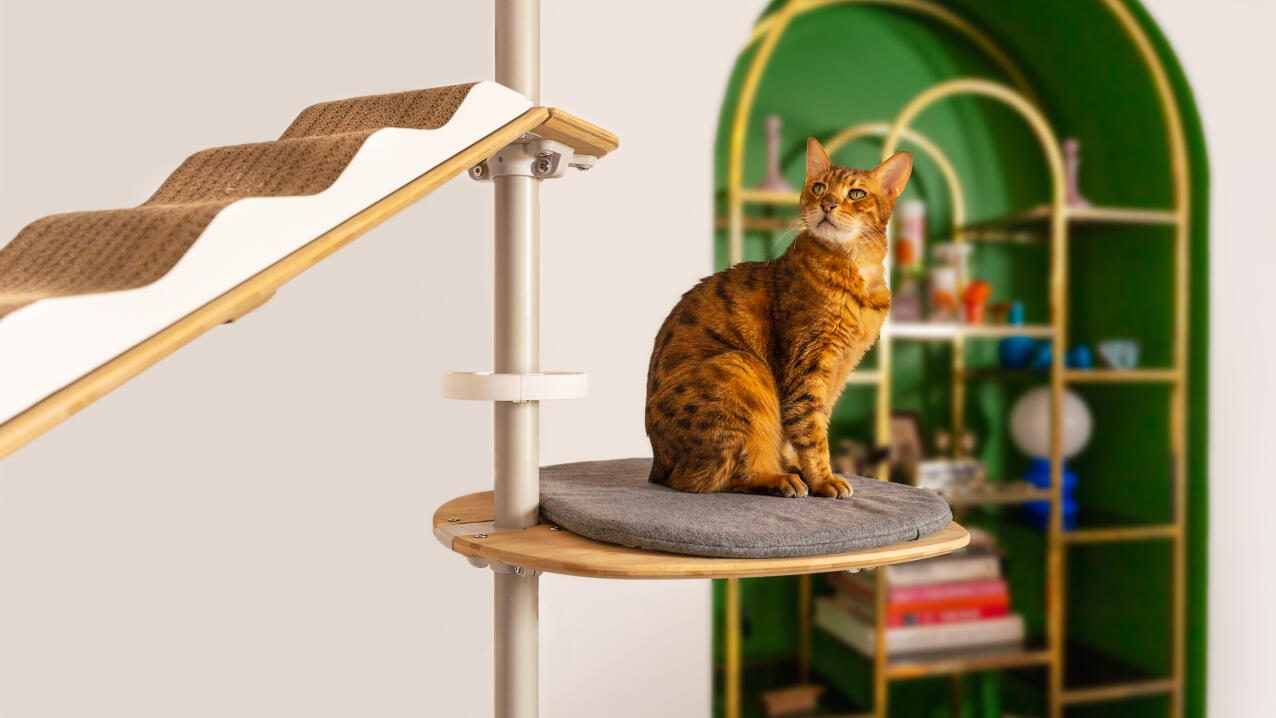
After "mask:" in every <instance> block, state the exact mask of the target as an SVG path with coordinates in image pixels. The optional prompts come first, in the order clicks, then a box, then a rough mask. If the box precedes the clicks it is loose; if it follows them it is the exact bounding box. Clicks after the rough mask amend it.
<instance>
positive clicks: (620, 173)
mask: <svg viewBox="0 0 1276 718" xmlns="http://www.w3.org/2000/svg"><path fill="white" fill-rule="evenodd" d="M761 4H762V3H761V1H760V0H757V1H751V2H750V3H748V4H744V5H745V6H744V7H742V6H741V5H742V3H736V2H731V1H730V0H713V1H712V2H708V1H702V2H696V3H688V2H683V3H677V4H676V8H677V12H678V13H679V15H678V17H679V19H680V22H672V21H669V20H667V19H665V18H664V17H661V16H658V14H657V13H656V12H653V11H652V9H651V8H649V7H647V6H645V5H642V4H638V3H626V4H621V3H591V2H588V1H587V0H548V1H547V2H546V3H545V47H544V54H545V61H544V65H545V66H544V76H545V81H544V98H543V99H544V100H545V102H546V103H547V104H558V105H561V106H563V107H565V108H567V109H570V110H572V111H574V112H576V113H578V114H580V115H582V116H584V117H586V118H588V119H591V120H593V121H596V122H598V123H599V124H601V125H603V126H604V127H607V128H609V129H611V130H613V131H615V132H617V133H618V134H619V135H620V136H621V139H622V149H621V150H620V151H619V152H617V153H616V154H615V155H614V156H613V157H611V158H608V159H607V160H606V161H605V162H604V163H603V164H601V165H600V166H599V168H598V169H597V170H595V171H594V172H593V173H591V174H589V175H572V176H569V177H568V178H567V179H565V180H561V181H558V182H555V183H553V184H552V185H551V186H549V187H546V188H545V192H544V206H545V211H544V214H545V216H544V223H545V233H544V237H545V239H544V273H545V287H544V307H543V314H544V341H543V344H544V351H543V355H544V365H545V366H546V368H560V369H581V370H585V371H589V372H590V373H591V374H592V379H593V395H592V397H591V398H590V399H588V400H585V401H580V402H569V403H562V404H556V405H550V406H547V407H546V408H545V410H544V430H543V451H544V458H545V459H546V460H547V461H565V460H573V459H584V458H593V457H610V456H622V455H633V454H642V453H645V452H646V451H647V445H646V441H645V438H644V437H643V434H642V428H641V419H640V417H641V401H642V388H641V377H642V374H643V371H645V363H646V357H647V353H648V349H649V347H648V342H649V339H650V337H651V335H652V334H653V332H654V330H655V327H656V325H657V324H658V322H659V321H660V319H661V317H662V315H663V312H664V311H665V310H666V309H667V307H668V306H669V304H670V303H671V302H672V300H673V299H674V298H675V297H676V296H677V294H678V293H679V292H680V291H681V290H682V289H683V288H685V286H687V284H688V283H689V282H690V281H691V280H692V279H694V278H695V277H697V276H700V275H701V274H703V273H706V272H707V271H709V267H710V260H709V253H708V243H707V241H706V239H707V228H708V227H709V223H710V221H711V218H710V207H709V200H708V195H707V193H706V191H705V190H706V189H707V188H708V187H710V186H711V168H710V160H711V154H712V143H713V130H714V126H715V124H714V123H715V118H716V113H717V110H718V106H719V102H720V100H721V91H722V88H723V85H724V82H725V78H726V74H727V70H728V67H729V63H730V61H731V59H732V56H733V54H734V52H735V50H736V48H737V47H738V46H739V44H740V41H741V39H742V38H743V37H744V33H745V31H746V28H747V26H748V23H749V18H750V17H751V16H753V15H754V14H755V12H756V11H757V9H758V8H759V7H760V6H761ZM1146 4H1147V5H1148V6H1149V8H1150V10H1151V11H1152V13H1153V15H1154V16H1155V17H1156V18H1157V19H1158V20H1159V21H1160V23H1161V24H1162V27H1163V28H1164V29H1165V31H1166V32H1167V34H1168V36H1169V37H1170V39H1171V41H1172V42H1173V44H1174V46H1175V47H1176V49H1177V50H1178V53H1179V56H1180V58H1181V59H1182V61H1183V63H1184V65H1185V66H1186V69H1187V73H1188V76H1189V79H1190V80H1191V82H1192V83H1193V86H1194V88H1195V91H1196V98H1197V100H1198V102H1199V103H1200V105H1201V106H1202V113H1203V115H1204V119H1205V124H1206V132H1207V139H1208V143H1209V150H1210V159H1211V162H1212V196H1213V207H1214V209H1213V217H1212V222H1213V231H1212V268H1211V272H1212V276H1211V284H1212V292H1213V294H1212V299H1211V302H1212V304H1211V332H1212V354H1211V366H1212V371H1211V382H1212V386H1211V392H1212V393H1211V406H1210V420H1211V456H1210V461H1211V477H1212V482H1211V495H1210V497H1209V500H1210V514H1211V539H1210V547H1211V563H1210V571H1211V575H1210V690H1209V699H1210V714H1211V715H1213V716H1219V717H1223V716H1248V715H1268V714H1272V713H1274V712H1276V685H1274V684H1273V682H1272V681H1271V680H1270V676H1269V675H1268V674H1269V672H1270V671H1269V667H1270V665H1271V663H1270V660H1269V658H1268V656H1269V653H1268V647H1270V646H1271V645H1273V644H1276V624H1274V623H1273V621H1274V620H1276V619H1273V617H1272V615H1271V611H1270V609H1269V604H1270V598H1271V596H1273V595H1276V574H1274V569H1273V568H1272V566H1273V563H1276V562H1273V561H1272V555H1273V553H1272V548H1271V547H1272V546H1273V544H1276V535H1274V534H1276V532H1274V530H1273V528H1272V526H1273V523H1272V522H1271V521H1270V520H1269V519H1268V518H1267V514H1268V512H1269V511H1270V507H1271V506H1272V505H1273V504H1276V495H1274V491H1273V488H1272V487H1273V482H1272V481H1270V480H1269V478H1268V477H1267V476H1266V475H1265V473H1264V472H1265V471H1267V470H1269V469H1270V467H1271V465H1272V461H1271V460H1270V458H1269V457H1268V456H1267V454H1266V453H1265V452H1267V451H1268V447H1269V446H1270V443H1271V440H1270V436H1271V434H1272V430H1273V428H1276V421H1273V418H1272V414H1273V409H1272V407H1273V406H1276V381H1274V380H1273V379H1272V376H1273V375H1272V372H1271V371H1270V369H1269V368H1268V367H1269V365H1270V363H1271V361H1270V357H1271V356H1272V354H1273V352H1276V336H1274V335H1273V329H1272V326H1273V323H1272V322H1271V321H1269V318H1270V315H1271V309H1272V306H1273V302H1272V299H1271V294H1270V284H1271V282H1270V278H1269V275H1270V272H1271V268H1272V267H1276V249H1274V247H1276V244H1274V243H1273V237H1276V231H1274V230H1276V227H1273V219H1272V215H1271V214H1270V213H1262V212H1261V211H1258V210H1261V209H1262V208H1265V207H1266V206H1267V205H1269V204H1270V198H1269V197H1268V194H1269V192H1270V190H1271V188H1272V181H1271V171H1272V170H1271V168H1272V167H1274V166H1276V157H1273V149H1272V143H1271V142H1270V141H1268V140H1267V139H1266V138H1267V137H1268V136H1269V135H1270V131H1269V125H1270V124H1271V122H1272V115H1273V112H1272V110H1273V100H1272V94H1271V92H1270V90H1268V89H1265V87H1264V86H1263V79H1262V78H1263V74H1262V73H1263V71H1264V70H1265V69H1266V68H1270V67H1271V66H1272V64H1273V60H1274V59H1276V58H1273V56H1272V55H1273V53H1272V45H1271V43H1270V41H1269V38H1268V37H1267V32H1268V29H1269V28H1271V27H1273V26H1274V25H1276V14H1274V13H1273V9H1272V6H1271V5H1269V4H1267V3H1262V2H1257V1H1255V0H1249V1H1246V0H1219V1H1218V2H1215V3H1211V4H1210V7H1209V12H1201V7H1202V6H1201V4H1200V3H1199V2H1190V1H1188V0H1146ZM670 5H671V6H674V4H673V3H670ZM490 27H491V10H490V7H489V4H488V3H486V2H466V3H444V2H434V3H420V2H418V3H408V2H390V1H388V0H365V2H362V3H360V4H359V5H358V8H357V10H355V9H352V7H351V6H350V5H349V4H348V3H317V2H308V3H295V4H284V3H260V2H256V3H250V2H245V1H243V0H228V1H224V2H220V3H218V4H217V6H216V10H215V11H206V10H195V9H192V7H191V6H184V5H181V4H176V5H175V4H172V3H160V2H143V1H142V0H120V1H117V2H112V3H88V2H81V3H77V4H76V6H75V7H74V8H73V9H72V8H67V7H66V6H65V5H63V4H51V3H42V2H39V1H38V0H4V2H3V4H0V28H2V29H0V33H2V34H0V108H2V109H0V237H10V236H12V235H13V234H14V233H16V232H17V230H18V229H20V228H21V226H22V225H23V224H25V222H26V221H28V220H30V219H32V218H35V217H39V216H41V215H44V214H49V213H52V212H58V211H67V210H74V209H85V208H94V207H117V206H129V205H132V204H136V203H138V202H140V201H142V200H143V199H144V198H145V197H146V196H147V195H148V194H149V193H150V192H151V191H152V190H153V189H154V188H155V187H156V186H158V184H159V183H160V181H161V180H162V179H163V178H164V176H165V175H166V174H167V173H168V172H169V171H170V170H171V169H172V168H174V167H176V166H177V164H178V163H179V162H180V161H181V160H182V159H183V158H184V157H185V156H186V155H187V154H188V153H190V152H193V151H195V150H198V149H202V148H205V147H211V146H215V145H221V144H231V143H235V142H248V141H257V140H262V139H268V138H270V137H272V136H274V135H276V134H277V133H278V132H280V131H282V129H283V127H285V126H286V125H287V123H288V121H289V120H291V118H292V116H293V115H294V114H295V113H296V112H297V111H298V110H299V109H300V108H301V107H303V106H304V105H306V104H308V103H310V102H313V101H315V100H320V99H331V98H337V97H345V96H351V95H356V94H362V93H369V92H383V91H393V90H400V89H407V88H413V87H426V86H431V85H439V84H448V83H453V82H461V81H469V80H472V79H481V78H487V77H490V76H491V60H490V57H491V41H490V31H489V28H490ZM490 232H491V219H490V203H489V190H488V189H487V188H485V187H480V186H477V185H474V184H471V183H468V182H465V181H459V182H455V183H453V184H451V185H448V186H447V187H445V188H443V189H442V190H440V191H439V192H438V193H436V194H435V195H433V196H432V197H431V198H429V199H428V200H427V201H426V202H424V203H422V204H420V205H418V206H417V207H414V208H412V209H410V210H408V211H407V212H405V213H404V214H403V215H401V216H400V217H398V218H396V219H394V220H392V221H390V222H389V223H387V224H386V225H384V226H383V227H381V228H380V229H378V230H377V231H376V232H374V233H373V234H372V235H370V236H368V237H366V238H364V239H362V240H360V241H359V242H356V243H355V244H353V245H352V246H351V247H349V248H347V249H345V250H342V251H341V252H340V253H338V254H337V255H335V256H334V257H332V258H331V259H329V260H327V261H326V262H324V263H323V264H322V265H320V266H319V267H317V268H316V269H314V270H312V271H311V272H309V273H307V274H306V275H304V276H302V277H301V278H299V279H298V280H296V281H295V282H293V283H292V284H290V285H289V286H288V287H286V288H285V289H284V290H282V291H281V292H280V293H279V294H278V296H276V298H275V299H274V300H272V301H271V302H270V303H269V304H267V305H266V306H265V307H263V308H262V309H261V310H259V311H258V312H257V313H255V314H253V315H251V316H250V317H248V318H247V319H246V320H245V321H243V322H241V323H239V324H236V325H234V326H233V327H227V328H223V329H220V330H218V331H215V332H213V333H211V334H209V335H207V336H205V337H203V338H201V339H200V340H199V341H197V342H196V343H194V344H192V345H191V346H189V347H187V348H185V349H183V350H181V351H180V352H178V353H177V354H176V355H174V356H173V357H171V358H169V359H167V360H165V361H164V362H162V363H161V364H160V365H159V366H157V367H156V368H155V369H153V370H151V371H150V372H148V373H147V374H145V375H143V376H142V377H140V378H138V379H136V380H135V381H133V382H132V383H130V384H128V385H127V386H125V387H124V388H122V389H120V390H119V391H117V392H115V393H114V394H112V395H111V396H109V397H107V398H106V399H104V400H102V401H100V402H98V403H97V404H96V405H94V406H92V407H90V408H89V409H87V410H86V411H84V412H83V413H81V414H80V415H78V416H77V417H75V418H74V419H72V420H71V421H69V422H67V423H66V424H64V425H63V426H61V427H60V428H58V429H56V430H54V431H53V432H51V433H50V434H48V435H47V436H45V437H43V438H42V439H40V440H38V441H37V442H35V443H34V444H32V445H31V446H29V447H27V448H26V449H24V450H22V451H21V452H19V453H18V454H17V455H15V456H13V457H12V458H10V459H8V460H6V461H5V462H4V464H3V465H0V715H4V716H10V715H12V716H21V717H23V718H25V717H26V716H79V715H129V716H168V715H173V714H181V715H190V716H201V715H209V716H212V715H224V714H229V713H231V712H234V713H236V714H239V715H245V716H254V715H277V714H282V713H287V714H305V715H309V716H347V715H352V714H356V713H357V714H363V715H372V714H376V715H384V716H394V715H404V716H407V715H414V716H415V715H422V714H424V715H447V714H460V713H465V714H475V715H483V714H486V713H489V712H490V702H491V699H490V695H489V694H490V691H489V686H488V683H487V674H488V668H489V664H490V658H491V656H490V653H491V651H490V647H489V646H490V639H491V631H490V628H489V627H488V620H489V612H490V610H491V599H490V597H489V593H488V584H489V581H490V579H489V578H488V577H487V576H486V575H484V574H483V573H481V572H479V571H476V570H473V569H469V568H467V567H465V566H464V565H463V564H462V563H461V562H459V561H458V560H456V559H455V557H452V556H449V555H447V554H446V553H445V552H443V551H442V550H441V549H439V548H438V547H437V546H436V545H435V544H434V542H433V539H432V538H431V537H430V536H429V531H428V527H427V522H428V517H429V514H430V513H431V511H432V510H433V508H434V507H435V506H436V505H437V504H439V503H441V502H442V501H444V500H446V499H447V498H450V497H452V496H454V495H457V494H461V493H465V492H468V491H473V490H478V489H480V488H483V487H484V486H486V485H487V484H488V482H489V479H488V472H489V470H488V466H489V461H490V440H489V430H488V425H489V419H488V411H487V408H486V407H484V406H480V405H467V404H454V403H445V402H443V401H441V400H439V399H438V398H437V396H438V392H437V387H438V375H439V374H440V373H441V372H443V371H446V370H449V369H459V368H478V367H485V366H487V365H488V364H489V354H490V349H491V340H490V329H489V327H490V312H491V304H490V301H491V300H490V295H491V278H490V272H489V267H490V264H491V249H490V245H491V240H490ZM403 328H407V329H408V330H409V333H407V334H400V333H398V332H399V331H400V330H401V329H403ZM542 588H543V596H542V602H541V618H542V628H543V633H542V635H543V638H542V657H543V665H542V673H543V679H544V680H543V714H544V715H552V716H555V717H556V718H557V717H559V716H569V717H570V716H595V715H601V714H607V715H614V716H649V715H667V716H703V715H705V713H706V709H705V707H706V706H707V703H708V699H709V697H708V692H709V683H708V676H709V657H708V652H707V642H708V636H709V627H708V623H707V613H708V612H707V608H708V586H707V584H706V583H703V582H695V583H665V582H655V583H643V584H618V583H614V582H593V581H584V580H575V579H569V578H564V577H558V576H551V577H547V578H545V579H544V580H543V581H542Z"/></svg>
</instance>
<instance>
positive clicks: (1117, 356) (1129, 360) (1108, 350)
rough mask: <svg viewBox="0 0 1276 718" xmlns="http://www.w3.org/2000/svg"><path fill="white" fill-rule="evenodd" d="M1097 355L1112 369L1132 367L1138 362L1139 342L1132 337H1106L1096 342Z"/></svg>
mask: <svg viewBox="0 0 1276 718" xmlns="http://www.w3.org/2000/svg"><path fill="white" fill-rule="evenodd" d="M1098 349H1099V356H1100V357H1103V361H1105V362H1107V363H1108V366H1110V367H1112V368H1113V369H1133V368H1134V367H1136V366H1138V363H1139V343H1138V342H1136V341H1134V340H1133V339H1108V340H1105V341H1101V342H1099V344H1098Z"/></svg>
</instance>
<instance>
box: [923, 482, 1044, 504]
mask: <svg viewBox="0 0 1276 718" xmlns="http://www.w3.org/2000/svg"><path fill="white" fill-rule="evenodd" d="M939 495H940V496H942V497H944V500H945V501H947V502H948V503H949V504H950V505H951V506H953V507H954V508H956V507H966V506H1005V505H1009V504H1024V503H1028V502H1030V501H1049V500H1050V499H1051V494H1050V489H1042V488H1038V487H1036V486H1033V485H1032V484H1030V483H1028V482H1026V481H1004V482H993V483H989V484H987V485H985V486H984V487H983V488H980V489H974V490H968V491H941V492H939Z"/></svg>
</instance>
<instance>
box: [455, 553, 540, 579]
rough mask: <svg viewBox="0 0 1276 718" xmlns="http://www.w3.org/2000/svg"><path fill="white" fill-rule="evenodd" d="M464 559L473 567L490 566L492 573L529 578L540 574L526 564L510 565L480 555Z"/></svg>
mask: <svg viewBox="0 0 1276 718" xmlns="http://www.w3.org/2000/svg"><path fill="white" fill-rule="evenodd" d="M466 560H467V561H469V562H470V565H471V566H473V567H474V568H490V569H492V573H508V574H511V575H514V576H522V577H523V578H531V577H532V576H539V575H541V572H540V571H537V570H536V569H534V568H527V567H526V566H511V565H509V564H508V563H501V562H500V561H492V560H490V559H486V558H483V557H482V556H468V557H466Z"/></svg>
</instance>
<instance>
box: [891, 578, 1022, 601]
mask: <svg viewBox="0 0 1276 718" xmlns="http://www.w3.org/2000/svg"><path fill="white" fill-rule="evenodd" d="M1005 595H1007V591H1006V579H1004V578H991V579H984V580H982V581H961V582H959V583H932V584H930V585H926V586H900V587H897V588H892V589H891V592H890V602H891V603H932V602H937V601H960V600H970V599H975V598H993V597H997V596H1005Z"/></svg>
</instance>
